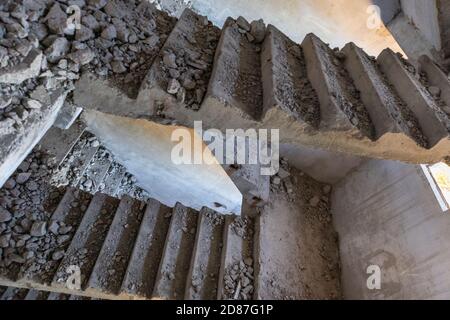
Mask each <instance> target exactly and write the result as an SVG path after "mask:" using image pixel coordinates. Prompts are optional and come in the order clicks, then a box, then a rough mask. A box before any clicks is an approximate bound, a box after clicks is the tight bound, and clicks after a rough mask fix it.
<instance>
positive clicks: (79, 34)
mask: <svg viewBox="0 0 450 320" xmlns="http://www.w3.org/2000/svg"><path fill="white" fill-rule="evenodd" d="M94 37H95V34H94V32H93V31H92V30H91V29H89V28H87V27H85V26H84V25H81V27H80V28H79V29H77V31H76V32H75V40H77V41H80V42H83V41H87V40H89V39H93V38H94Z"/></svg>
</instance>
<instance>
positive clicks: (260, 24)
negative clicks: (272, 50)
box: [250, 19, 266, 43]
mask: <svg viewBox="0 0 450 320" xmlns="http://www.w3.org/2000/svg"><path fill="white" fill-rule="evenodd" d="M250 28H251V30H250V33H251V34H252V36H253V37H254V38H255V42H256V43H261V42H263V40H264V38H265V37H266V25H265V23H264V21H263V20H262V19H260V20H255V21H252V23H251V24H250Z"/></svg>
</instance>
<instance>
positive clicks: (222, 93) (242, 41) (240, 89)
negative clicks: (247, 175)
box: [201, 18, 263, 128]
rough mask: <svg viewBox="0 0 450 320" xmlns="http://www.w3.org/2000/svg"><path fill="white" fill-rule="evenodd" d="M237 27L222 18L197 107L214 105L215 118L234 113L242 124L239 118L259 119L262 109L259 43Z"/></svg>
mask: <svg viewBox="0 0 450 320" xmlns="http://www.w3.org/2000/svg"><path fill="white" fill-rule="evenodd" d="M239 29H240V28H239V26H238V25H237V23H236V21H235V20H234V19H232V18H228V19H227V20H226V22H225V24H224V27H223V29H222V35H221V37H220V41H219V45H218V46H217V51H216V56H215V59H214V68H213V71H212V75H211V79H210V81H209V86H208V92H207V95H206V98H205V100H204V103H203V105H202V107H201V108H202V109H203V108H210V107H211V106H210V105H212V106H216V105H217V110H216V109H214V111H215V112H216V113H217V115H216V117H217V121H222V118H223V116H225V117H233V119H234V117H235V115H236V121H237V123H236V128H241V127H242V126H241V125H240V122H242V121H243V120H251V121H252V120H253V121H257V120H259V119H260V118H261V115H262V109H263V91H262V81H261V58H260V54H261V45H260V44H255V43H251V42H250V41H249V40H248V39H247V37H246V35H245V34H242V33H241V32H240V31H239ZM226 106H232V107H233V109H230V108H226ZM233 114H235V115H233ZM219 119H220V120H219Z"/></svg>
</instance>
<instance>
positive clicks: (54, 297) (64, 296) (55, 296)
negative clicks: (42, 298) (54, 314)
mask: <svg viewBox="0 0 450 320" xmlns="http://www.w3.org/2000/svg"><path fill="white" fill-rule="evenodd" d="M69 298H70V295H68V294H64V293H57V292H51V293H50V294H49V295H48V297H47V300H69Z"/></svg>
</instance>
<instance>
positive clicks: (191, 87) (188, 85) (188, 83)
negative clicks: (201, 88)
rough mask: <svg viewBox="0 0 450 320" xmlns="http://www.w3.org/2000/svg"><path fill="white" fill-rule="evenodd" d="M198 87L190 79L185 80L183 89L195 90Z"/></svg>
mask: <svg viewBox="0 0 450 320" xmlns="http://www.w3.org/2000/svg"><path fill="white" fill-rule="evenodd" d="M196 86H197V83H196V82H195V81H194V80H192V79H191V78H189V77H186V78H184V80H183V87H184V88H186V89H187V90H194V89H195V87H196Z"/></svg>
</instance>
